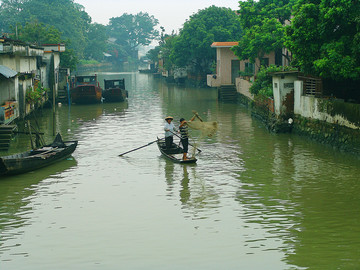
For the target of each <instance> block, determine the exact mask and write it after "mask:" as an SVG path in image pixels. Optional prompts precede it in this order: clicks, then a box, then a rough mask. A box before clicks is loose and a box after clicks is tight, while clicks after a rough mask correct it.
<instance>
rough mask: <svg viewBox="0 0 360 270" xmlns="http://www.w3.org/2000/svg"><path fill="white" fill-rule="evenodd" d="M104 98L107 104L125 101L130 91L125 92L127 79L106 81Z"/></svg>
mask: <svg viewBox="0 0 360 270" xmlns="http://www.w3.org/2000/svg"><path fill="white" fill-rule="evenodd" d="M102 97H103V98H104V101H105V102H121V101H125V100H126V98H127V97H128V91H126V90H125V79H120V80H104V90H103V92H102Z"/></svg>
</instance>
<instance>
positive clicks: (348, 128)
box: [238, 93, 360, 157]
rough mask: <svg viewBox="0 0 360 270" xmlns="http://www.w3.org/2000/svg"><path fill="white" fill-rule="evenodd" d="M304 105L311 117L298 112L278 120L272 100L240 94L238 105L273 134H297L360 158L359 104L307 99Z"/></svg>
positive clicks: (304, 100) (285, 115) (304, 99)
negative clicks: (247, 110)
mask: <svg viewBox="0 0 360 270" xmlns="http://www.w3.org/2000/svg"><path fill="white" fill-rule="evenodd" d="M302 102H304V103H303V104H302V106H305V107H307V109H308V110H302V111H303V112H304V111H305V112H306V111H307V112H311V114H309V113H302V114H303V115H301V113H300V112H299V111H297V110H296V108H295V113H292V114H281V115H279V116H277V115H276V114H275V113H274V109H273V107H272V106H273V104H271V102H269V101H268V100H265V99H264V100H261V99H260V100H259V99H255V100H251V99H249V98H248V97H247V96H244V95H242V94H240V93H238V103H239V104H241V105H242V106H246V107H247V108H248V109H249V110H251V114H252V116H253V117H255V118H257V119H259V120H260V121H261V122H262V123H263V124H264V125H265V127H266V128H267V129H268V130H269V131H270V132H274V133H293V134H297V135H299V136H303V137H306V138H309V139H311V140H313V141H317V142H319V143H322V144H326V145H329V146H332V147H334V148H336V149H338V150H339V151H345V152H348V153H352V154H354V155H357V156H359V157H360V122H359V121H360V105H359V104H351V103H344V102H342V101H337V100H323V99H316V98H307V97H304V98H303V100H302ZM311 104H312V105H311ZM296 112H297V113H296Z"/></svg>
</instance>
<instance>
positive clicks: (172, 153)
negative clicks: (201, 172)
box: [156, 138, 197, 164]
mask: <svg viewBox="0 0 360 270" xmlns="http://www.w3.org/2000/svg"><path fill="white" fill-rule="evenodd" d="M156 142H157V146H158V148H159V150H160V153H161V154H162V155H163V156H164V157H166V158H167V159H169V160H171V161H173V162H175V163H181V164H189V163H196V161H197V159H196V157H195V156H194V155H193V156H189V157H188V158H187V159H185V160H184V159H183V153H184V150H183V148H182V147H181V146H180V145H177V144H175V143H172V145H171V147H170V148H167V147H166V144H165V139H159V138H158V139H157V141H156Z"/></svg>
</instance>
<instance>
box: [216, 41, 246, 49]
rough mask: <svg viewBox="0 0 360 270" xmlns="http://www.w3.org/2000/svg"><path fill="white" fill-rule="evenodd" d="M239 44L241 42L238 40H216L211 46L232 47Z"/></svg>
mask: <svg viewBox="0 0 360 270" xmlns="http://www.w3.org/2000/svg"><path fill="white" fill-rule="evenodd" d="M237 45H239V42H236V41H231V42H214V43H213V44H211V47H213V48H221V47H222V48H231V47H234V46H237Z"/></svg>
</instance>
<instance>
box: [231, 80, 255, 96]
mask: <svg viewBox="0 0 360 270" xmlns="http://www.w3.org/2000/svg"><path fill="white" fill-rule="evenodd" d="M235 81H236V90H237V92H238V93H240V94H242V95H244V96H246V97H248V98H249V99H254V96H253V95H252V94H251V93H250V87H251V85H252V83H251V82H249V81H247V80H244V79H242V78H240V77H239V78H236V79H235Z"/></svg>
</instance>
